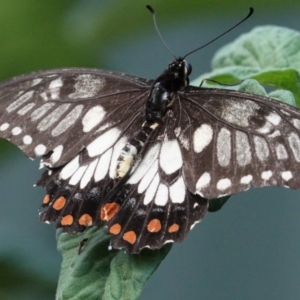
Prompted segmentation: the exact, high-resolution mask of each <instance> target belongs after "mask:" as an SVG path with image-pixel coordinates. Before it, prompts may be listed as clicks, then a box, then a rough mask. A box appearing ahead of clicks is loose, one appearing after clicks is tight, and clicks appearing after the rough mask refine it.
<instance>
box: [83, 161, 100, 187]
mask: <svg viewBox="0 0 300 300" xmlns="http://www.w3.org/2000/svg"><path fill="white" fill-rule="evenodd" d="M97 163H98V158H97V159H95V160H94V161H93V162H91V163H90V164H89V166H88V168H87V170H86V172H85V173H84V175H83V177H82V179H81V181H80V188H81V189H84V188H85V187H86V186H87V185H88V183H89V182H90V181H91V179H92V178H93V175H94V171H95V168H96V166H97Z"/></svg>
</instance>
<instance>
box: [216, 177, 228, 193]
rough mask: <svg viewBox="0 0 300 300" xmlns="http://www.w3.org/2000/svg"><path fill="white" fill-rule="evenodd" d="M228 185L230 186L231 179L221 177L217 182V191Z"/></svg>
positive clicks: (224, 188)
mask: <svg viewBox="0 0 300 300" xmlns="http://www.w3.org/2000/svg"><path fill="white" fill-rule="evenodd" d="M229 187H231V180H230V179H229V178H223V179H220V180H219V181H218V182H217V189H218V190H219V191H224V190H226V189H228V188H229Z"/></svg>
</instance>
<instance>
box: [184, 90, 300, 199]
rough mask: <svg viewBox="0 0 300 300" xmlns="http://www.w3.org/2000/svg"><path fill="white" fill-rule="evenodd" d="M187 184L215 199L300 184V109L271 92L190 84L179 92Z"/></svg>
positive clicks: (191, 188)
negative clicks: (253, 189) (254, 189)
mask: <svg viewBox="0 0 300 300" xmlns="http://www.w3.org/2000/svg"><path fill="white" fill-rule="evenodd" d="M180 105H181V107H182V114H181V116H182V117H181V121H180V130H179V129H178V140H179V141H180V145H181V149H182V153H183V157H184V161H185V165H184V177H185V180H186V182H187V186H188V189H189V190H190V191H191V192H192V193H197V194H199V195H201V196H202V197H204V198H208V199H213V198H217V197H220V196H223V195H230V194H235V193H237V192H241V191H244V190H247V189H249V188H250V186H254V187H262V186H271V185H272V186H286V187H290V188H294V189H299V188H300V171H299V170H300V111H299V109H297V108H294V107H291V106H289V105H287V104H284V103H281V102H279V101H276V100H272V99H270V98H267V97H263V96H258V95H254V94H248V93H241V92H237V91H230V90H221V89H199V88H194V87H189V88H188V89H187V90H186V91H185V92H184V93H181V94H180Z"/></svg>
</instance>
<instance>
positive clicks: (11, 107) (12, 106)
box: [6, 91, 34, 113]
mask: <svg viewBox="0 0 300 300" xmlns="http://www.w3.org/2000/svg"><path fill="white" fill-rule="evenodd" d="M33 93H34V91H28V92H27V93H25V94H23V95H21V96H20V97H18V98H17V99H16V100H15V101H14V102H12V103H11V104H10V105H9V106H7V108H6V111H7V112H8V113H10V112H12V111H14V110H15V109H17V108H18V107H20V106H21V105H22V104H24V103H25V102H26V101H28V100H29V99H30V98H31V97H32V95H33Z"/></svg>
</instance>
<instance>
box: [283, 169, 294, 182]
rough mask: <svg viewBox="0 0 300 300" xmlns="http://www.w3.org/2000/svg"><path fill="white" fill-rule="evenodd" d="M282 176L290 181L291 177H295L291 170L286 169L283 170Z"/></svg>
mask: <svg viewBox="0 0 300 300" xmlns="http://www.w3.org/2000/svg"><path fill="white" fill-rule="evenodd" d="M281 177H282V179H283V180H285V181H289V180H290V179H292V178H293V174H292V172H291V171H284V172H281Z"/></svg>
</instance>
